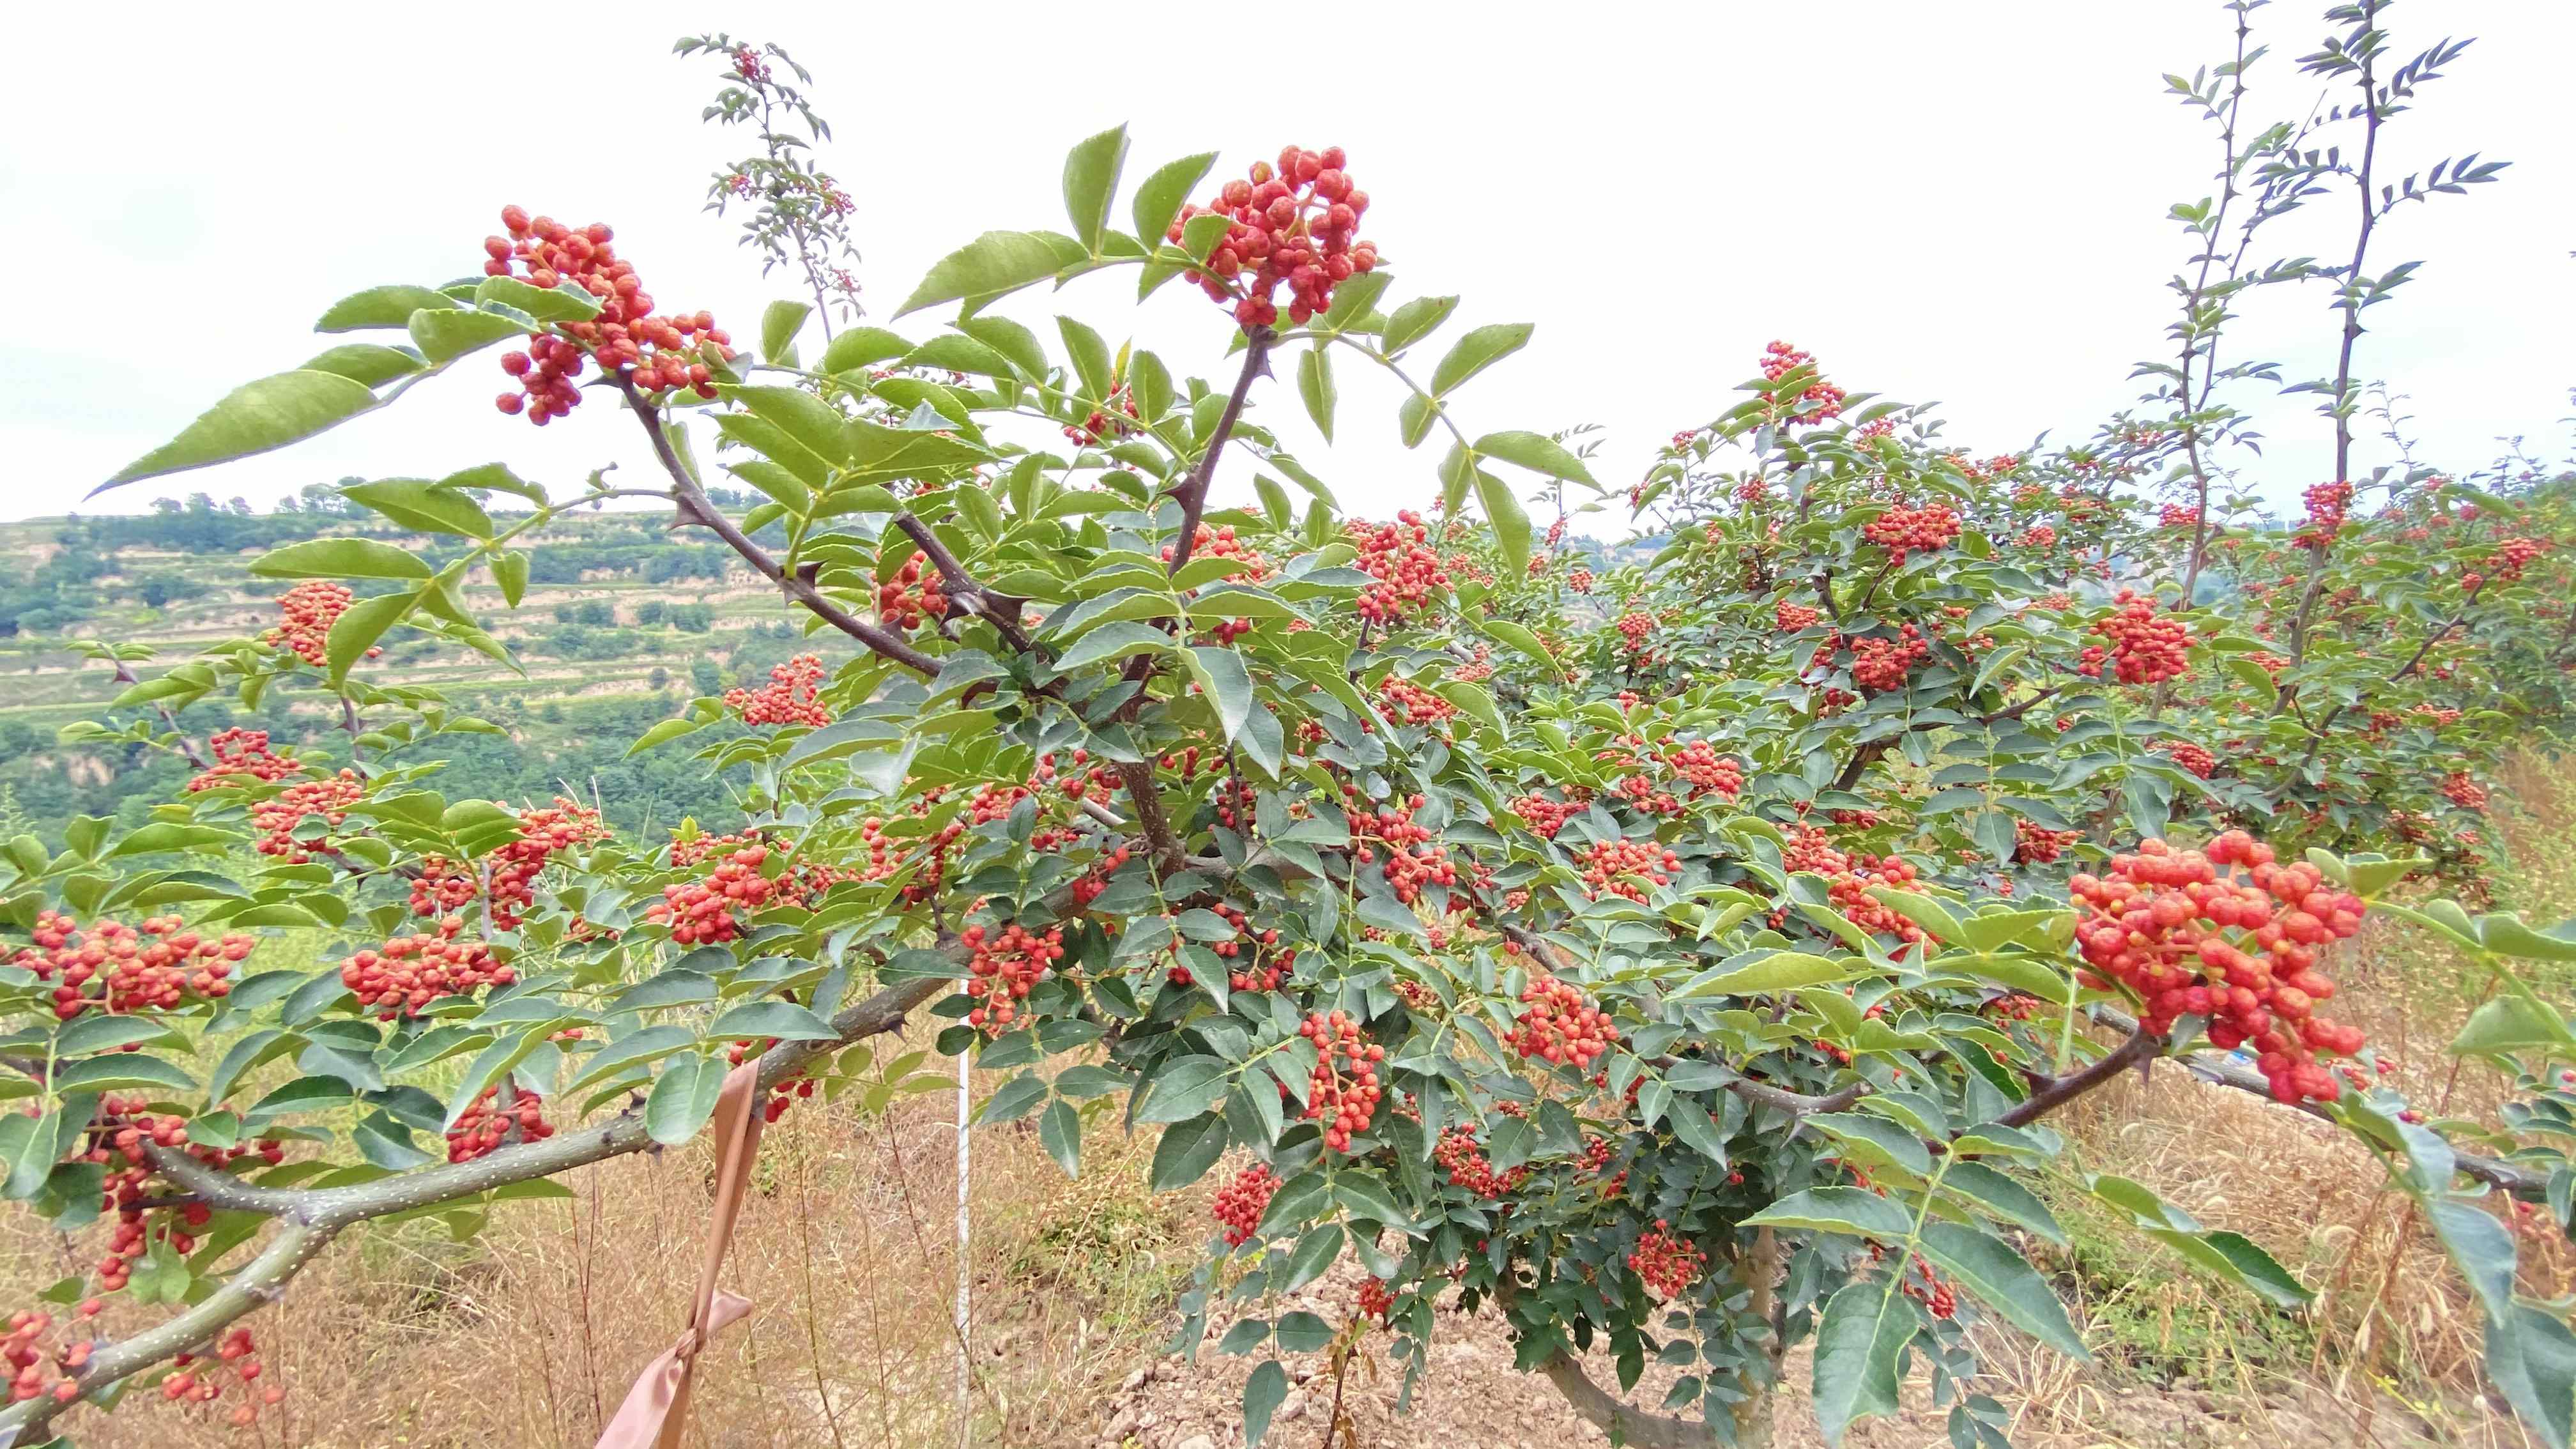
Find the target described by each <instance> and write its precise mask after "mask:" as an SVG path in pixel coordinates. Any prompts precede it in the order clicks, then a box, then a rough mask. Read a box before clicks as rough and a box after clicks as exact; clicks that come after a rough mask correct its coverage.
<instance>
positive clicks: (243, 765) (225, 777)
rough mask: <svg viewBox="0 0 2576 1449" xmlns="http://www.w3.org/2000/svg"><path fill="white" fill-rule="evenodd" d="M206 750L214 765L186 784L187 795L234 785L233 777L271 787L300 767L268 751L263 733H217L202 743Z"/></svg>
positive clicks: (265, 733) (243, 731) (240, 730)
mask: <svg viewBox="0 0 2576 1449" xmlns="http://www.w3.org/2000/svg"><path fill="white" fill-rule="evenodd" d="M206 749H207V750H208V752H209V753H211V754H213V755H214V757H215V762H214V763H213V764H211V765H209V766H207V767H206V768H205V769H204V770H202V771H200V772H199V773H198V775H197V776H196V778H195V779H192V780H190V781H189V782H188V789H189V790H190V791H191V792H194V791H198V790H212V789H216V788H218V787H220V786H224V785H231V784H235V783H238V782H236V781H235V780H233V779H232V778H231V777H232V776H234V775H248V776H250V777H251V778H252V779H255V780H261V781H266V782H268V783H271V784H274V783H275V782H277V781H279V780H282V779H284V778H286V777H287V776H289V775H292V774H294V773H295V772H296V770H297V769H299V768H301V767H300V766H298V765H297V764H296V763H295V761H293V760H291V759H288V758H287V757H286V756H284V755H281V754H278V753H277V752H276V751H274V750H272V749H270V748H269V745H268V731H266V730H246V729H241V728H238V727H236V728H233V729H228V730H218V731H216V732H215V734H214V735H213V737H211V738H209V739H208V740H207V741H206Z"/></svg>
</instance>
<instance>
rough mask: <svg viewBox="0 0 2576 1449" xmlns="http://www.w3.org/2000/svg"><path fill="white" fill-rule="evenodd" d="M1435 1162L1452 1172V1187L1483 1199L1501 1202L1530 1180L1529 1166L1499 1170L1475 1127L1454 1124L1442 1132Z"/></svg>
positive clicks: (1445, 1170)
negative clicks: (1481, 1143) (1487, 1154)
mask: <svg viewBox="0 0 2576 1449" xmlns="http://www.w3.org/2000/svg"><path fill="white" fill-rule="evenodd" d="M1431 1162H1432V1165H1433V1166H1435V1167H1438V1168H1439V1169H1440V1170H1441V1171H1443V1172H1446V1173H1448V1174H1449V1185H1450V1186H1451V1187H1463V1188H1465V1189H1466V1190H1467V1191H1469V1192H1471V1193H1474V1194H1475V1195H1476V1196H1478V1197H1480V1198H1485V1199H1487V1200H1492V1201H1498V1200H1500V1199H1502V1198H1504V1197H1508V1196H1510V1195H1511V1194H1512V1193H1513V1192H1515V1191H1518V1190H1519V1188H1520V1185H1521V1184H1522V1183H1524V1182H1526V1181H1528V1180H1529V1175H1530V1173H1529V1169H1528V1168H1527V1167H1515V1168H1513V1169H1511V1170H1510V1171H1509V1172H1496V1171H1495V1170H1494V1163H1493V1159H1492V1158H1489V1157H1487V1156H1486V1155H1485V1149H1484V1148H1483V1146H1482V1145H1480V1144H1479V1143H1478V1142H1477V1141H1476V1129H1475V1128H1473V1127H1450V1128H1447V1129H1445V1130H1443V1131H1442V1132H1441V1134H1440V1141H1439V1142H1438V1143H1437V1144H1435V1145H1434V1146H1433V1147H1432V1149H1431Z"/></svg>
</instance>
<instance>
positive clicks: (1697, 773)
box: [1664, 740, 1744, 800]
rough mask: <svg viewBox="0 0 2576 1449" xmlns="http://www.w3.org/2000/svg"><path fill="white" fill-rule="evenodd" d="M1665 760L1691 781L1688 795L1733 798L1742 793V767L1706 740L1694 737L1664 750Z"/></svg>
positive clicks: (1695, 797) (1696, 797)
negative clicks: (1689, 740)
mask: <svg viewBox="0 0 2576 1449" xmlns="http://www.w3.org/2000/svg"><path fill="white" fill-rule="evenodd" d="M1664 763H1665V764H1667V765H1670V766H1671V767H1672V769H1673V773H1674V774H1676V775H1679V776H1681V777H1682V778H1683V779H1685V780H1687V781H1689V782H1690V787H1691V798H1692V799H1694V800H1697V799H1699V798H1701V797H1702V796H1707V795H1715V796H1718V797H1720V798H1721V799H1727V800H1732V799H1734V798H1736V797H1737V796H1739V795H1741V794H1743V793H1744V767H1743V766H1742V765H1739V764H1737V763H1736V762H1735V761H1733V760H1730V759H1728V758H1726V757H1725V756H1724V755H1721V754H1719V753H1718V752H1717V747H1716V746H1715V745H1712V744H1710V743H1709V742H1708V741H1706V740H1693V741H1691V742H1690V743H1689V744H1686V745H1681V746H1679V747H1677V748H1674V749H1672V750H1669V751H1666V752H1665V755H1664Z"/></svg>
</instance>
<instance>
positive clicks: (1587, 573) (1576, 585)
mask: <svg viewBox="0 0 2576 1449" xmlns="http://www.w3.org/2000/svg"><path fill="white" fill-rule="evenodd" d="M1592 583H1593V579H1592V570H1590V569H1576V570H1574V571H1573V572H1572V573H1569V574H1567V575H1566V576H1565V584H1566V587H1568V588H1570V589H1572V590H1574V591H1575V592H1576V593H1578V594H1588V593H1591V592H1592Z"/></svg>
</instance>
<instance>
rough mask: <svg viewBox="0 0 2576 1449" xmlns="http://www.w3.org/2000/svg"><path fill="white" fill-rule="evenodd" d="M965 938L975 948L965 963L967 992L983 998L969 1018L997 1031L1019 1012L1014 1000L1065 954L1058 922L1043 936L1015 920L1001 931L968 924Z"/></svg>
mask: <svg viewBox="0 0 2576 1449" xmlns="http://www.w3.org/2000/svg"><path fill="white" fill-rule="evenodd" d="M961 939H963V940H964V941H965V942H966V947H967V949H968V950H970V951H972V952H973V953H974V955H973V957H972V958H971V959H970V960H969V961H968V962H967V965H966V970H967V973H968V976H969V978H970V979H969V980H968V981H967V983H966V994H967V995H968V996H970V997H973V998H974V999H975V1000H976V1002H978V1003H979V1004H978V1005H977V1006H976V1007H975V1008H974V1009H972V1010H970V1011H968V1012H967V1013H966V1024H967V1025H968V1026H971V1027H975V1028H977V1029H978V1030H981V1031H986V1032H990V1033H991V1034H993V1035H995V1036H999V1035H1001V1034H1002V1033H1003V1032H1005V1031H1008V1030H1009V1029H1010V1026H1011V1022H1012V1020H1013V1019H1014V1018H1016V1017H1018V1015H1019V1014H1020V1012H1019V1007H1018V1006H1017V1005H1016V1004H1015V1003H1017V1002H1018V1001H1019V1000H1020V999H1021V998H1023V997H1025V996H1027V995H1028V994H1029V988H1030V987H1032V986H1035V985H1037V984H1038V983H1039V982H1040V981H1043V980H1045V979H1046V974H1047V972H1049V971H1050V970H1053V969H1054V967H1055V963H1057V962H1058V961H1061V960H1063V959H1064V931H1063V929H1062V928H1060V927H1055V926H1050V927H1048V928H1047V931H1046V934H1045V935H1043V936H1041V935H1039V934H1037V933H1036V932H1034V931H1031V930H1029V929H1028V928H1027V927H1025V926H1022V925H1020V924H1019V923H1018V922H1016V921H1014V922H1012V923H1011V924H1009V925H1007V926H1004V927H1002V929H1001V930H1000V931H998V932H997V931H993V930H990V929H987V928H986V927H983V926H968V927H967V928H966V929H965V931H964V932H963V933H962V935H961Z"/></svg>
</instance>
